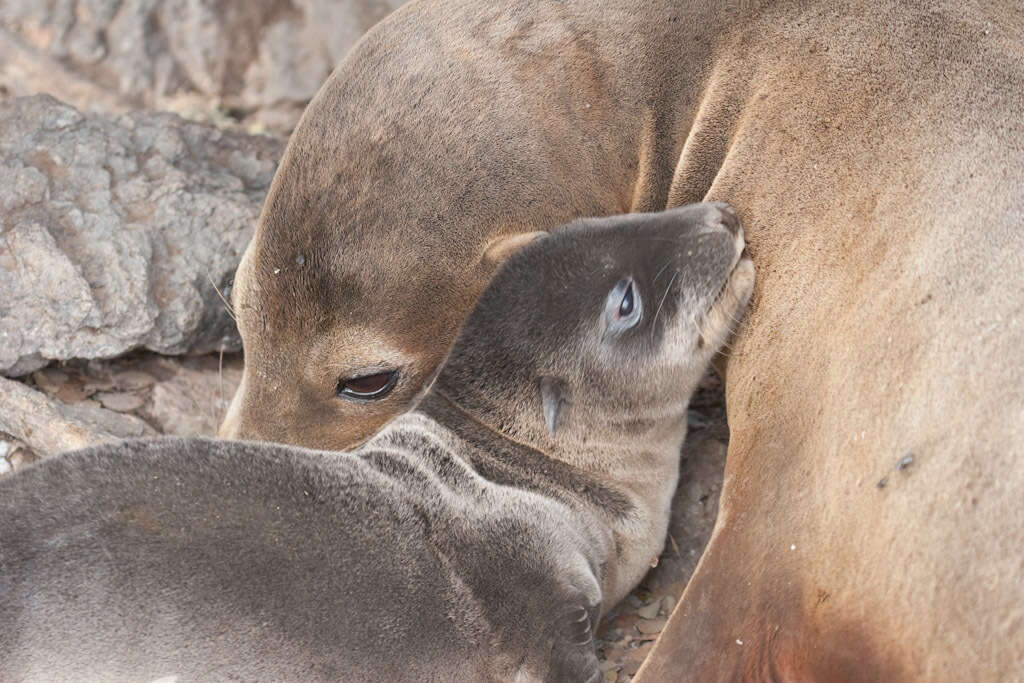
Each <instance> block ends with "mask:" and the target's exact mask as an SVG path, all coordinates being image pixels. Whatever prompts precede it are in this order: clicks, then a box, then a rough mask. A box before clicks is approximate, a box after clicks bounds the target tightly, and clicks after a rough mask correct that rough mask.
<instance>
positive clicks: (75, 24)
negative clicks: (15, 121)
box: [0, 0, 403, 131]
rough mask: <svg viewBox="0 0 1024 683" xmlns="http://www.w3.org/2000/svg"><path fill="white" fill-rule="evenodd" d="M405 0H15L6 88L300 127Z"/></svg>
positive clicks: (4, 46) (1, 27)
mask: <svg viewBox="0 0 1024 683" xmlns="http://www.w3.org/2000/svg"><path fill="white" fill-rule="evenodd" d="M402 1H403V0H222V1H219V2H205V1H203V0H133V1H132V2H125V0H56V1H51V2H40V1H39V0H5V2H4V3H3V11H2V12H0V53H2V54H0V56H2V57H3V59H0V85H3V86H5V87H6V88H7V89H8V90H9V91H10V92H12V93H13V94H15V95H23V94H34V93H38V92H50V93H52V94H55V95H57V96H58V97H61V98H64V99H67V100H68V101H69V102H71V103H73V104H75V105H76V106H79V107H82V108H85V107H87V106H90V105H92V104H93V102H94V98H93V97H92V94H93V93H94V92H95V91H99V92H100V93H101V94H102V98H101V101H99V102H97V104H98V105H99V106H100V107H101V108H103V109H104V110H107V111H109V110H111V107H114V108H115V109H117V110H121V111H124V110H127V109H131V108H137V107H140V106H145V107H153V108H159V109H172V110H175V111H180V112H183V113H186V112H188V111H189V110H191V109H202V108H203V107H204V105H205V106H208V103H210V102H219V103H220V105H221V107H222V109H223V110H237V109H241V110H243V111H244V112H246V113H248V112H255V113H256V114H257V120H259V121H262V122H263V123H264V124H266V125H269V126H270V127H271V128H273V129H274V130H279V131H287V130H290V129H291V128H292V127H294V125H295V122H296V121H297V120H298V116H299V114H300V113H301V111H302V108H303V107H304V106H305V104H306V102H308V101H309V99H310V98H311V97H312V96H313V94H314V93H315V92H316V90H317V89H318V88H319V87H320V84H321V83H323V81H324V79H325V78H326V77H327V75H328V74H329V73H330V71H331V69H333V67H334V65H335V64H337V62H338V61H339V60H340V59H341V58H342V57H343V56H344V55H345V53H346V52H348V50H349V48H350V47H351V46H352V45H353V44H354V43H355V42H356V40H358V39H359V37H360V36H361V35H362V34H363V33H364V32H365V31H366V30H367V29H368V28H369V27H370V26H372V25H373V24H375V23H376V22H378V21H379V20H380V19H382V18H383V17H384V16H386V15H387V14H388V13H390V12H391V11H392V10H393V9H395V8H397V7H398V6H400V5H401V4H402Z"/></svg>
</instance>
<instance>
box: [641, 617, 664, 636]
mask: <svg viewBox="0 0 1024 683" xmlns="http://www.w3.org/2000/svg"><path fill="white" fill-rule="evenodd" d="M667 622H668V619H641V620H640V621H638V622H636V630H637V631H640V633H643V634H644V635H657V634H658V633H661V631H662V629H664V628H665V624H666V623H667Z"/></svg>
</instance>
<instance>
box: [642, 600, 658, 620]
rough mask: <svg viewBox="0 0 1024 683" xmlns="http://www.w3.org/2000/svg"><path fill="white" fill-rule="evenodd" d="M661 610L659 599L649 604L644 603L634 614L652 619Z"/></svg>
mask: <svg viewBox="0 0 1024 683" xmlns="http://www.w3.org/2000/svg"><path fill="white" fill-rule="evenodd" d="M660 611H661V601H659V600H655V601H654V602H652V603H651V604H649V605H644V606H643V607H641V608H640V609H638V610H637V611H636V614H637V616H638V617H640V618H641V619H654V618H655V617H657V616H658V612H660Z"/></svg>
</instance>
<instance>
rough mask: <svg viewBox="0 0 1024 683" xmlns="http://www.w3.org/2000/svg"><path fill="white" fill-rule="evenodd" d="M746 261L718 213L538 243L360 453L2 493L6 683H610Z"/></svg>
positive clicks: (165, 447)
mask: <svg viewBox="0 0 1024 683" xmlns="http://www.w3.org/2000/svg"><path fill="white" fill-rule="evenodd" d="M743 249H744V242H743V236H742V230H741V229H740V227H739V222H738V220H737V219H736V216H735V214H734V213H733V212H732V211H731V210H730V209H729V208H728V207H726V206H725V205H722V204H700V205H693V206H688V207H684V208H681V209H677V210H674V211H670V212H665V213H657V214H650V215H630V216H625V217H614V218H606V219H593V220H590V221H583V222H581V223H578V224H576V225H574V226H570V227H568V228H566V229H565V230H562V231H559V232H557V233H554V234H552V235H551V236H550V237H548V238H546V239H545V240H543V241H542V242H539V243H537V244H533V245H530V246H528V247H526V248H524V249H523V250H522V251H520V252H519V253H518V254H516V255H515V256H513V257H512V258H511V259H510V260H509V261H508V263H507V264H506V265H505V266H504V267H503V268H502V269H501V270H500V271H499V272H498V274H497V275H496V276H495V278H494V281H493V283H492V284H491V285H490V286H489V288H488V289H487V290H486V291H485V292H484V294H483V296H482V298H481V300H480V303H479V305H478V306H477V307H476V308H475V309H474V311H473V313H472V314H471V315H470V316H469V318H468V320H467V321H466V323H465V326H464V327H463V330H462V332H461V334H460V336H459V338H458V340H457V342H456V344H455V346H454V347H453V349H452V351H451V353H450V355H449V357H448V360H447V362H446V363H445V365H444V367H443V369H442V371H441V372H440V374H439V376H438V377H437V379H436V381H435V382H434V384H433V385H432V387H431V389H430V391H429V392H428V393H427V394H426V395H425V396H424V398H423V400H422V401H421V402H420V404H419V405H418V407H417V408H416V409H415V410H414V411H412V412H411V413H408V414H406V415H403V416H402V417H400V418H398V419H396V420H395V421H393V422H391V423H390V424H389V425H388V426H387V427H386V428H385V429H384V430H383V431H382V432H381V433H380V434H378V435H377V436H376V437H374V438H373V439H372V440H370V441H369V442H368V443H366V444H364V445H363V446H362V447H361V448H359V449H358V450H355V451H352V452H349V453H339V452H326V451H310V450H305V449H300V448H296V447H287V446H280V445H276V444H257V443H252V442H224V441H208V440H202V439H193V440H183V439H171V440H142V441H134V442H124V443H121V444H118V445H107V446H100V447H95V448H91V449H88V450H84V451H78V452H75V453H71V454H68V455H63V456H60V457H58V458H53V459H49V460H45V461H43V462H41V463H39V464H38V465H34V466H31V467H28V468H26V469H25V470H22V471H20V472H19V473H17V474H15V475H14V476H12V477H9V478H6V479H3V480H0V624H3V626H4V629H3V630H4V633H5V634H6V639H5V645H4V656H3V657H2V658H0V679H3V680H18V681H26V680H45V681H54V680H153V679H157V678H160V679H161V680H175V681H178V682H179V683H184V681H192V680H213V679H217V680H302V681H312V680H332V681H337V680H343V681H382V680H386V681H398V680H407V681H427V680H430V681H440V680H450V681H467V680H472V681H477V680H480V681H495V682H497V681H523V682H526V681H550V682H552V683H554V682H556V681H557V682H559V683H561V682H563V681H586V682H588V683H596V682H597V681H600V680H601V677H602V674H601V671H600V670H599V669H598V665H597V657H596V653H595V646H594V642H593V632H594V629H595V628H596V623H597V619H598V618H599V616H600V613H601V612H602V611H603V610H604V609H606V608H608V607H609V606H611V605H613V604H614V603H615V602H617V601H618V600H619V599H621V598H622V597H623V596H624V595H625V594H626V593H627V592H628V591H629V590H630V589H631V588H632V586H634V585H635V584H636V583H637V582H638V581H639V580H640V579H641V577H642V576H643V574H644V573H645V571H646V569H647V567H648V566H649V562H650V558H652V557H656V556H657V554H658V553H659V552H660V550H661V545H662V544H663V543H664V539H665V532H666V527H667V523H668V512H669V500H670V498H671V495H672V491H673V489H674V488H675V484H676V479H677V477H678V467H679V462H678V461H679V449H680V446H681V444H682V440H683V437H684V434H685V431H686V406H687V402H688V400H689V396H690V394H691V393H692V391H693V390H694V389H695V387H696V385H697V383H698V381H699V380H700V378H701V376H702V375H703V373H704V371H705V369H706V367H707V365H708V363H709V361H710V359H711V357H712V356H713V355H714V354H715V353H716V352H717V350H718V349H719V347H720V346H721V344H722V343H724V341H725V339H726V337H727V336H728V334H729V331H730V329H731V328H732V326H733V323H734V321H735V320H736V319H737V318H738V317H739V316H740V315H741V314H742V311H743V308H744V306H745V305H746V302H747V299H748V297H749V295H750V292H751V291H752V289H753V266H752V264H751V262H750V260H749V258H746V257H744V256H743ZM624 456H625V457H624Z"/></svg>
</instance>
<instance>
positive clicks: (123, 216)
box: [0, 5, 283, 376]
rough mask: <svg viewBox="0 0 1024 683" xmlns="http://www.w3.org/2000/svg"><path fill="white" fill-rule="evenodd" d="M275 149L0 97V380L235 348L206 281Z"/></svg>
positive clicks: (231, 259)
mask: <svg viewBox="0 0 1024 683" xmlns="http://www.w3.org/2000/svg"><path fill="white" fill-rule="evenodd" d="M33 6H34V5H33ZM282 148H283V145H282V143H281V142H280V141H278V140H274V139H272V138H267V137H262V136H258V137H254V136H248V135H243V134H238V133H228V132H225V131H221V130H218V129H215V128H211V127H209V126H204V125H200V124H196V123H190V122H186V121H184V120H182V119H180V118H178V117H177V116H174V115H170V114H157V113H146V112H139V113H134V114H130V115H126V116H123V117H120V118H117V119H112V118H107V117H103V116H86V115H83V114H81V113H79V112H78V111H76V110H75V109H73V108H71V107H69V106H67V105H65V104H62V103H60V102H58V101H57V100H54V99H53V98H51V97H47V96H38V97H27V98H18V99H14V100H9V101H6V102H0V234H2V235H3V238H4V240H3V245H4V246H3V248H2V249H0V374H5V375H8V376H17V375H22V374H25V373H28V372H31V371H33V370H35V369H38V368H40V367H42V366H44V365H46V364H47V363H48V362H49V361H50V360H56V359H60V360H63V359H70V358H103V357H111V356H115V355H118V354H121V353H124V352H126V351H128V350H130V349H134V348H138V347H144V348H147V349H151V350H153V351H156V352H158V353H164V354H178V353H186V352H206V351H214V350H220V349H228V350H231V349H237V348H239V344H240V342H239V339H238V335H237V332H236V331H235V328H234V324H233V322H232V320H231V318H230V317H229V315H228V313H227V311H226V310H225V306H224V304H223V302H222V301H221V299H220V295H219V294H218V293H217V291H216V289H215V286H214V285H215V284H216V287H217V288H219V289H220V290H221V292H222V293H223V294H224V296H227V295H228V294H229V290H230V281H231V277H232V275H233V273H234V269H235V267H236V265H237V263H238V260H239V258H240V257H241V253H242V251H243V250H244V248H245V246H246V244H247V243H248V240H249V237H250V236H251V234H252V230H253V227H254V224H255V219H256V217H257V215H258V212H259V210H260V206H261V204H262V202H263V198H264V196H265V194H266V191H267V188H268V186H269V184H270V180H271V178H272V176H273V173H274V169H275V167H276V163H277V160H278V158H279V156H280V153H281V151H282Z"/></svg>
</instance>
